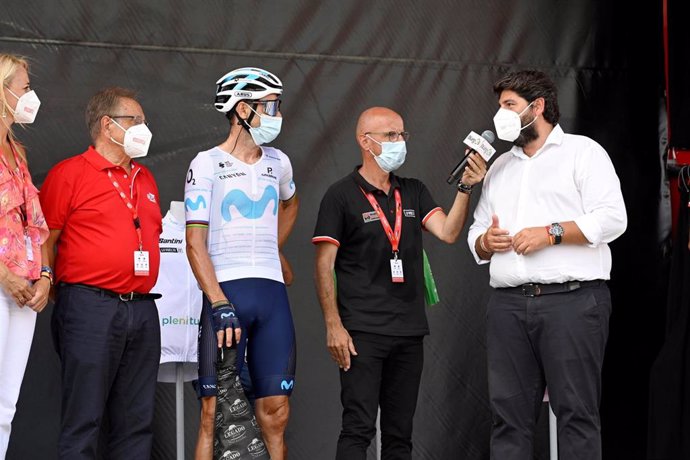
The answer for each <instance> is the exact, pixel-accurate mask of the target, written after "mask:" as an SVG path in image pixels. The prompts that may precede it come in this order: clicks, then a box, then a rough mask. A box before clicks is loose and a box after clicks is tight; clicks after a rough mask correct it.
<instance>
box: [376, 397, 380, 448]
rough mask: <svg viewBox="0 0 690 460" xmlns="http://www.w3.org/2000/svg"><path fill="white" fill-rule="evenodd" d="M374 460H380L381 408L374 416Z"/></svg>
mask: <svg viewBox="0 0 690 460" xmlns="http://www.w3.org/2000/svg"><path fill="white" fill-rule="evenodd" d="M376 460H381V408H379V411H378V413H377V414H376Z"/></svg>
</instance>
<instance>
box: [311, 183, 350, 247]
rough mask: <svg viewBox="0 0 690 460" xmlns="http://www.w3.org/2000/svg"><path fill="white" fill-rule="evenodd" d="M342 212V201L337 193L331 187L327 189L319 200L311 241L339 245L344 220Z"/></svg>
mask: <svg viewBox="0 0 690 460" xmlns="http://www.w3.org/2000/svg"><path fill="white" fill-rule="evenodd" d="M344 212H345V211H344V207H343V203H342V201H341V200H340V199H339V198H338V194H337V193H336V192H335V191H334V190H333V189H329V190H328V191H327V192H326V194H325V195H324V197H323V199H322V200H321V206H319V215H318V217H317V219H316V227H315V228H314V236H313V237H312V239H311V242H312V243H314V244H317V243H331V244H335V245H336V246H340V242H341V238H342V235H343V228H344V221H345V213H344Z"/></svg>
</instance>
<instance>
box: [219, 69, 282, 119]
mask: <svg viewBox="0 0 690 460" xmlns="http://www.w3.org/2000/svg"><path fill="white" fill-rule="evenodd" d="M216 85H217V88H216V102H215V104H214V106H215V107H216V110H218V111H219V112H224V113H227V112H229V111H231V110H232V109H233V108H234V107H235V105H236V104H237V103H238V102H239V101H241V100H243V99H250V100H259V99H261V98H263V97H266V96H267V95H269V94H281V93H282V92H283V82H281V81H280V79H279V78H278V77H276V76H275V75H273V74H272V73H271V72H269V71H267V70H263V69H259V68H256V67H242V68H241V69H235V70H231V71H230V72H228V73H226V74H225V75H223V76H222V77H221V78H220V79H219V80H218V81H217V82H216Z"/></svg>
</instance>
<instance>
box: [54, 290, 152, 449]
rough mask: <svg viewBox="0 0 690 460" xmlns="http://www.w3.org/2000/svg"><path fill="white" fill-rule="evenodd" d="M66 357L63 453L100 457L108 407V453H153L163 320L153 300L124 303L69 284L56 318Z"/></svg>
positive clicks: (57, 305)
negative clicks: (161, 321) (153, 424)
mask: <svg viewBox="0 0 690 460" xmlns="http://www.w3.org/2000/svg"><path fill="white" fill-rule="evenodd" d="M52 329H53V339H54V341H55V348H56V350H57V352H58V354H59V355H60V360H61V361H62V423H61V430H60V439H59V442H58V457H59V458H60V459H64V460H67V459H69V460H80V459H95V458H96V457H97V451H98V450H99V449H98V439H99V432H100V429H101V424H102V422H103V416H104V413H107V415H108V424H109V432H108V433H107V442H108V445H107V448H105V449H103V448H101V449H100V450H101V451H105V452H106V453H107V454H106V458H108V459H113V460H116V459H127V460H135V459H137V460H139V459H148V458H150V456H151V444H152V441H153V433H152V430H151V423H152V421H153V412H154V400H155V391H156V377H157V374H158V362H159V360H160V326H159V322H158V310H157V309H156V305H155V303H154V301H153V300H137V301H130V302H123V301H121V300H119V299H117V298H113V297H109V296H104V295H102V294H99V293H97V292H94V291H90V290H87V289H83V288H79V287H76V286H61V287H60V289H59V292H58V298H57V301H56V303H55V309H54V311H53V318H52Z"/></svg>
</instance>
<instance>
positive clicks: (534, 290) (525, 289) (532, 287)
mask: <svg viewBox="0 0 690 460" xmlns="http://www.w3.org/2000/svg"><path fill="white" fill-rule="evenodd" d="M540 294H541V289H540V288H539V285H538V284H535V283H527V284H523V285H522V295H524V296H525V297H537V296H539V295H540Z"/></svg>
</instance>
